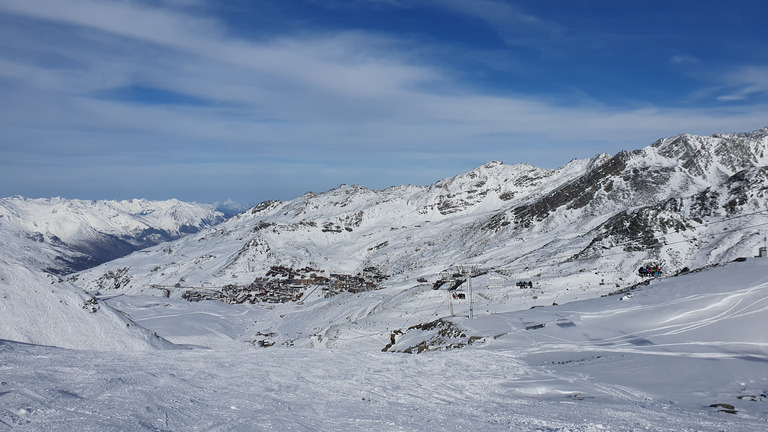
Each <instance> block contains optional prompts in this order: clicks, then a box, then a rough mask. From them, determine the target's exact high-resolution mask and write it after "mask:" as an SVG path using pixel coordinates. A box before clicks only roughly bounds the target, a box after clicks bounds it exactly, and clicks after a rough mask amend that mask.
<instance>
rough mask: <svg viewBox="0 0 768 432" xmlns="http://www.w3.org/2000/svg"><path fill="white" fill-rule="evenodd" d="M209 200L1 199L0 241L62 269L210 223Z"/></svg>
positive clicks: (29, 260) (33, 261) (35, 263)
mask: <svg viewBox="0 0 768 432" xmlns="http://www.w3.org/2000/svg"><path fill="white" fill-rule="evenodd" d="M222 220H223V215H222V214H221V213H219V212H217V211H215V210H214V209H213V207H212V206H209V205H200V204H190V203H184V202H181V201H178V200H169V201H147V200H129V201H83V200H70V199H63V198H50V199H25V198H22V197H12V198H2V199H0V245H2V246H3V248H4V249H6V250H8V249H12V250H14V251H15V254H16V255H15V256H17V257H19V258H21V257H23V260H24V262H25V263H26V265H27V266H28V267H30V268H38V269H44V270H46V271H48V272H51V273H56V274H67V273H71V272H73V271H76V270H82V269H85V268H89V267H92V266H94V265H98V264H100V263H103V262H106V261H109V260H112V259H115V258H119V257H121V256H125V255H127V254H129V253H131V252H133V251H135V250H138V249H142V248H145V247H148V246H152V245H155V244H158V243H161V242H164V241H168V240H173V239H177V238H179V237H181V236H182V235H185V234H189V233H194V232H197V231H199V230H200V229H203V228H206V227H209V226H212V225H215V224H217V223H219V222H221V221H222Z"/></svg>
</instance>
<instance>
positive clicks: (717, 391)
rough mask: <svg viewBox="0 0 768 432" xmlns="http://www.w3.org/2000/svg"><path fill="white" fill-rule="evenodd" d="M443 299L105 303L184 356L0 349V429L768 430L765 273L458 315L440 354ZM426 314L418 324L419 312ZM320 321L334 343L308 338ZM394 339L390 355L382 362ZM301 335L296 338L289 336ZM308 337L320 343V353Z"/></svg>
mask: <svg viewBox="0 0 768 432" xmlns="http://www.w3.org/2000/svg"><path fill="white" fill-rule="evenodd" d="M489 289H491V288H481V287H480V286H479V285H478V291H477V292H478V293H479V294H482V293H484V292H485V294H486V295H490V293H489V292H487V290H489ZM495 289H497V290H502V291H507V294H510V297H509V298H510V299H514V298H516V297H514V296H511V294H514V293H516V292H517V291H524V290H520V289H519V288H516V287H509V286H507V287H504V288H495ZM515 290H517V291H515ZM435 293H438V294H435ZM439 294H441V293H439V292H436V291H433V290H431V289H427V290H424V289H421V288H419V287H414V288H413V289H411V290H406V291H401V292H400V293H394V292H393V293H388V292H387V291H386V290H384V291H376V292H371V293H361V295H359V296H358V295H352V294H347V295H342V296H345V297H346V298H343V299H342V298H340V297H339V296H337V297H335V298H332V299H321V298H317V299H314V300H312V299H310V300H308V302H307V303H306V304H305V306H304V309H302V308H300V307H298V306H297V305H295V304H278V305H269V306H266V305H261V306H259V305H255V306H234V305H228V304H224V303H219V302H200V303H189V302H182V301H179V300H174V299H162V298H158V297H152V296H129V295H120V296H117V297H114V298H111V299H106V298H105V299H102V302H105V303H107V304H110V305H112V306H114V307H118V308H120V309H121V310H123V311H124V312H125V313H126V314H127V315H128V316H130V318H131V319H132V320H133V321H135V322H136V323H137V324H139V325H141V326H144V327H146V328H148V329H149V330H151V331H156V332H158V334H160V335H161V336H163V337H166V338H167V339H168V340H170V341H172V342H174V343H177V344H183V345H186V347H187V348H188V349H184V350H153V351H122V352H114V351H102V350H99V351H87V350H68V349H60V348H53V347H45V346H40V345H26V344H20V343H16V342H10V341H2V342H0V422H1V423H0V427H5V428H7V429H9V430H13V429H16V428H18V429H19V430H72V429H77V430H381V431H389V430H406V431H421V430H457V431H458V430H470V429H478V430H520V431H603V430H621V431H625V430H643V431H670V430H674V431H723V430H728V431H730V430H739V431H762V430H765V429H766V427H767V426H768V396H766V393H767V392H768V333H766V332H765V323H766V322H768V260H763V259H749V260H747V261H746V262H735V263H729V264H728V265H725V266H722V267H714V268H710V269H707V270H704V271H701V272H694V273H691V274H688V275H684V276H678V277H670V278H665V279H657V280H653V281H652V282H651V283H650V284H649V285H647V286H641V287H639V288H637V289H635V290H634V291H632V292H631V293H629V294H623V295H615V296H607V297H602V298H591V299H582V300H578V301H572V302H568V303H561V304H559V305H557V306H552V305H551V303H549V305H545V304H540V305H538V306H539V307H535V308H533V309H530V308H529V307H527V306H526V307H521V308H518V309H517V310H513V303H512V301H513V300H510V303H508V304H507V305H506V308H508V309H509V310H504V311H502V310H499V311H495V312H486V311H485V310H479V309H476V313H475V319H473V320H469V319H468V317H467V316H466V315H465V314H464V312H466V309H464V310H463V311H464V312H462V309H461V304H460V303H457V304H455V305H454V306H455V312H456V316H455V317H448V316H446V315H447V313H443V314H440V316H439V317H438V318H442V319H443V321H444V322H448V323H451V325H452V326H455V328H456V329H458V330H459V333H461V335H458V334H457V335H455V336H449V337H444V338H442V340H439V339H440V338H439V337H438V336H440V335H439V334H438V332H439V329H432V330H429V329H427V330H424V329H418V328H416V327H414V325H416V324H423V323H425V322H426V321H427V319H429V320H434V319H435V317H434V316H432V312H434V311H435V309H434V308H433V307H432V305H431V304H430V305H429V307H427V306H426V305H427V304H429V302H431V301H432V300H433V298H432V297H433V296H436V295H439ZM366 295H367V296H368V297H366ZM370 296H379V297H378V300H379V301H374V302H371V300H372V298H371V297H370ZM480 298H482V297H480ZM502 298H503V297H502ZM434 300H435V301H437V298H436V297H435V298H434ZM335 302H338V305H336V303H335ZM526 304H527V303H526ZM342 305H344V306H345V308H346V309H345V312H343V313H342ZM438 305H439V304H438ZM521 306H522V304H521ZM427 309H429V310H430V312H429V314H427V312H424V313H421V314H420V313H418V312H419V311H420V310H424V311H426V310H427ZM300 310H301V312H300ZM442 310H446V312H447V309H442ZM401 316H402V320H400V319H401V318H399V317H401ZM399 320H400V321H399ZM323 322H324V323H325V325H326V326H329V325H330V326H334V325H335V327H333V329H332V330H331V331H326V332H324V333H322V332H320V333H318V332H314V330H313V329H314V328H315V327H319V326H321V324H322V323H323ZM334 323H335V324H334ZM341 324H343V325H341ZM401 324H405V326H400V325H401ZM409 327H414V328H413V329H410V330H409ZM425 328H426V327H425ZM302 329H303V330H302ZM398 329H399V330H401V334H399V335H397V336H396V337H395V339H396V340H395V344H394V345H392V346H391V347H390V351H389V352H382V350H381V349H382V348H384V345H385V344H386V343H387V342H390V337H389V335H390V334H391V333H392V331H394V330H398ZM269 331H272V332H274V333H275V336H273V340H272V341H273V342H275V345H273V346H271V347H269V348H261V347H258V344H255V343H253V341H254V338H258V337H262V338H265V339H269V337H268V336H265V334H266V333H268V332H269ZM301 331H303V332H304V334H305V336H306V337H305V338H304V339H302V338H300V337H298V336H299V333H300V332H301ZM313 333H316V334H324V335H325V337H324V338H323V341H324V342H319V341H318V339H317V337H313V336H312V334H313ZM334 335H335V336H334ZM334 337H335V339H334ZM469 338H473V342H472V343H471V344H469V345H467V346H465V347H463V348H461V349H450V350H446V349H442V348H444V347H445V346H447V345H451V344H456V343H459V342H461V341H467V340H468V339H469ZM419 342H424V343H425V345H426V346H428V348H429V349H427V350H425V351H424V352H423V353H421V354H418V355H412V354H403V353H402V352H392V351H402V350H404V349H405V348H407V347H408V346H410V345H412V344H417V343H419ZM313 344H314V345H313ZM311 346H317V348H311Z"/></svg>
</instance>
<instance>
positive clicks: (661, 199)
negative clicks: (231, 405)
mask: <svg viewBox="0 0 768 432" xmlns="http://www.w3.org/2000/svg"><path fill="white" fill-rule="evenodd" d="M767 137H768V128H764V129H760V130H758V131H754V132H750V133H746V134H720V135H716V136H711V137H700V136H695V135H688V134H682V135H678V136H676V137H672V138H667V139H662V140H658V141H656V142H655V143H653V144H651V145H649V146H647V147H644V148H642V149H638V150H634V151H621V152H619V153H617V154H616V155H614V156H608V155H606V154H599V155H596V156H595V157H593V158H589V159H581V160H579V159H574V160H572V161H570V162H569V163H567V164H566V165H564V166H562V167H560V168H556V169H552V170H546V169H541V168H536V167H533V166H531V165H527V164H514V165H505V164H503V163H501V162H499V161H491V162H488V163H486V164H483V165H481V166H479V167H477V168H475V169H473V170H470V171H468V172H466V173H463V174H459V175H456V176H452V177H449V178H446V179H443V180H440V181H437V182H435V183H433V184H431V185H427V186H413V185H403V186H393V187H390V188H387V189H383V190H379V191H374V190H371V189H367V188H365V187H362V186H355V185H352V186H349V185H340V186H339V187H337V188H334V189H331V190H329V191H327V192H323V193H311V192H310V193H307V194H304V195H302V196H300V197H298V198H296V199H294V200H290V201H268V202H264V203H261V204H259V205H257V206H256V207H253V208H252V209H251V210H249V211H247V212H244V213H241V214H239V215H237V216H235V217H233V218H232V219H230V220H229V221H227V222H226V223H224V224H222V225H220V226H217V227H213V228H209V229H207V230H204V231H202V232H200V233H197V234H194V235H192V236H189V237H186V238H183V239H181V240H178V241H176V242H173V243H170V244H168V245H167V246H161V247H155V248H150V249H148V250H145V251H142V252H139V253H137V254H134V256H132V257H127V258H124V259H122V260H118V261H115V262H113V263H109V264H108V265H105V266H103V267H99V268H96V269H91V270H88V271H85V272H82V273H81V274H79V275H78V277H80V278H81V279H80V282H79V283H80V284H81V285H82V286H83V287H85V288H86V289H88V290H98V289H101V288H103V287H104V286H110V287H112V286H114V284H113V283H112V282H113V281H110V282H109V283H106V285H105V284H104V282H105V279H104V277H105V276H106V275H107V274H108V273H109V272H110V271H112V272H113V273H114V270H116V269H127V270H125V271H124V273H123V276H124V277H127V278H128V280H129V282H127V283H125V284H120V289H127V290H129V291H132V292H137V291H140V290H142V289H146V288H147V287H148V286H151V285H160V286H171V287H173V286H177V287H183V286H211V287H222V286H225V285H227V284H239V285H242V284H247V283H249V282H250V281H251V280H254V278H258V277H263V276H264V275H266V273H268V271H269V269H270V268H271V267H275V266H277V267H286V268H305V267H306V268H312V269H316V270H324V271H327V272H329V273H330V272H337V273H348V274H358V273H359V274H362V273H363V270H364V269H366V268H376V269H377V271H378V272H381V273H382V274H386V275H388V276H391V277H392V278H393V279H394V280H404V279H409V278H411V279H416V278H418V277H429V278H434V277H435V275H436V274H437V273H439V272H440V271H442V270H444V269H446V268H449V267H451V266H453V265H455V264H457V263H474V264H476V265H477V266H480V267H485V268H488V269H496V270H500V271H506V272H507V273H515V274H519V276H520V277H526V278H529V277H532V276H534V275H539V276H537V277H538V278H539V279H540V280H542V281H543V280H547V281H549V282H550V283H555V281H556V280H558V278H561V277H563V275H562V272H566V273H568V272H584V271H588V270H589V269H590V268H591V269H593V270H594V268H595V267H597V268H608V267H612V268H614V269H615V270H612V271H611V272H606V274H601V278H600V279H601V280H602V283H603V284H604V285H606V286H614V285H623V284H631V283H635V282H637V281H638V278H639V276H638V275H637V274H635V270H636V269H637V266H639V265H640V264H642V263H643V262H645V261H648V260H655V261H659V262H664V263H665V265H666V266H667V269H666V270H667V271H669V272H677V271H680V270H681V269H682V268H685V267H689V268H692V267H695V266H703V265H707V264H711V263H714V262H720V261H725V260H730V259H733V258H734V256H733V255H734V254H736V253H737V251H739V252H740V253H741V254H744V253H745V252H746V251H753V250H756V249H757V246H758V245H759V242H758V239H757V236H755V235H753V233H749V235H746V234H744V233H739V231H738V229H732V230H731V231H728V232H727V233H726V235H722V236H718V235H717V233H714V232H713V230H712V229H711V228H712V227H711V226H710V225H708V224H714V223H724V222H718V221H719V220H720V219H723V218H727V217H730V216H734V215H741V214H747V213H753V210H754V209H764V208H767V207H768V205H767V203H766V196H765V194H764V193H763V192H762V190H763V188H764V187H765V182H764V180H763V177H761V176H762V174H761V172H762V171H761V170H755V168H756V167H760V166H764V165H766V164H768V157H766V155H767V154H768V151H766V148H767V147H768V138H767ZM734 176H735V177H734ZM729 179H730V180H729ZM702 194H704V195H702ZM733 194H737V195H738V196H739V197H740V198H739V199H729V200H728V201H724V199H725V198H723V197H730V196H731V195H733ZM706 197H709V198H706ZM707 199H708V200H709V201H706V200H707ZM675 200H677V201H675ZM702 200H704V202H709V203H710V204H711V205H715V206H716V207H715V208H710V210H709V213H707V212H705V211H702V212H699V213H695V212H694V213H695V215H694V214H693V213H690V211H691V210H690V209H692V208H695V204H694V203H696V202H702ZM675 202H677V203H679V204H680V205H678V206H675V205H674V204H672V203H675ZM682 203H685V205H684V206H682V207H681V205H682ZM726 207H727V208H726ZM683 210H685V211H687V212H688V213H681V212H682V211H683ZM689 213H690V214H689ZM729 215H730V216H729ZM689 216H691V217H696V218H704V219H707V220H704V219H702V222H701V223H699V222H696V221H689V220H687V219H688V218H689ZM759 223H763V219H761V218H760V215H759V214H755V215H752V216H744V217H743V218H740V219H739V220H737V221H736V222H733V223H732V224H731V225H734V224H735V226H745V227H746V226H751V225H754V224H759ZM733 233H735V234H733ZM718 241H725V242H732V243H734V245H732V247H731V248H730V249H729V250H721V249H720V248H718V247H717V246H716V243H717V242H718ZM685 242H688V243H687V244H685ZM596 248H601V249H600V251H602V253H614V254H624V255H621V256H620V258H616V259H614V260H613V261H612V262H611V263H610V264H608V262H607V261H610V260H606V259H603V258H601V256H600V253H598V252H599V251H598V250H597V249H596ZM704 251H708V252H704ZM552 257H554V258H555V260H554V261H553V260H552ZM575 257H578V258H579V260H583V259H584V257H592V258H591V261H589V262H586V261H584V262H583V265H582V266H581V267H578V266H576V267H574V266H573V265H571V264H573V259H574V258H575ZM580 262H581V261H580ZM149 263H151V264H149ZM563 266H569V267H568V269H567V270H566V269H565V267H563ZM599 272H600V271H599ZM607 273H610V274H607ZM99 281H101V282H99ZM590 283H591V282H590ZM171 295H176V296H178V295H181V292H180V290H173V289H171Z"/></svg>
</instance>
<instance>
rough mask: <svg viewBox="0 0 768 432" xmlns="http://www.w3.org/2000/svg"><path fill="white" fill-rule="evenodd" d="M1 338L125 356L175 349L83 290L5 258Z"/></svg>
mask: <svg viewBox="0 0 768 432" xmlns="http://www.w3.org/2000/svg"><path fill="white" fill-rule="evenodd" d="M0 339H8V340H14V341H20V342H27V343H31V344H38V345H53V346H58V347H64V348H73V349H91V350H106V351H121V352H122V351H133V350H149V349H155V348H173V345H172V344H171V343H169V342H167V341H165V340H163V339H161V338H159V337H158V336H156V335H155V334H154V333H152V332H150V331H148V330H146V329H144V328H143V327H140V326H137V325H136V324H135V323H134V322H133V321H131V320H130V319H129V318H128V317H126V316H124V315H123V314H122V313H121V312H119V311H116V310H114V309H113V308H112V307H110V306H109V305H107V304H105V303H103V302H101V301H98V300H97V299H95V298H94V297H92V296H90V295H88V294H87V293H85V292H84V291H83V290H81V289H80V288H78V287H76V286H74V285H72V284H70V283H68V282H64V281H59V280H58V278H57V277H54V276H51V275H46V274H43V273H40V272H36V271H31V270H29V269H27V268H25V267H23V266H21V265H19V264H18V263H13V262H8V261H7V259H5V258H0Z"/></svg>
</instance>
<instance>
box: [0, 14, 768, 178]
mask: <svg viewBox="0 0 768 432" xmlns="http://www.w3.org/2000/svg"><path fill="white" fill-rule="evenodd" d="M182 6H186V4H182ZM193 6H196V5H194V4H193ZM444 7H449V8H452V9H454V10H456V11H460V12H461V13H466V14H471V15H473V16H477V17H478V18H479V19H483V20H485V21H487V22H489V23H491V24H492V25H494V26H498V28H502V27H503V26H504V25H507V24H510V23H513V22H514V23H517V24H519V25H528V26H532V27H536V28H540V29H541V31H547V29H549V28H550V26H549V25H548V24H547V23H546V22H544V21H541V20H537V19H536V18H534V17H529V16H527V15H525V14H524V13H521V12H519V11H517V10H515V9H514V8H512V7H511V6H508V5H505V4H503V3H499V2H493V1H487V0H483V1H478V2H468V1H462V0H451V1H448V2H446V3H445V5H444ZM193 9H194V8H193ZM0 14H5V15H6V16H14V17H23V18H24V19H26V20H31V21H34V22H36V23H38V24H37V28H30V27H28V26H27V25H26V24H27V23H26V22H20V23H15V24H14V23H9V26H15V27H13V28H12V30H13V32H14V34H15V36H16V38H15V39H13V40H5V41H4V42H2V44H0V97H1V98H2V100H1V101H0V119H1V120H0V126H1V127H3V128H4V132H3V135H4V136H3V137H2V145H1V146H0V160H3V162H0V163H2V164H3V165H5V166H6V167H7V166H10V165H16V167H15V168H14V169H15V170H17V171H18V170H19V169H21V168H19V166H21V167H24V169H27V170H40V171H41V172H42V168H41V166H42V165H41V159H42V158H44V157H59V158H65V157H71V159H67V160H68V162H71V164H72V165H71V168H76V169H77V168H79V169H81V171H80V172H81V174H82V175H85V173H89V172H90V173H92V175H93V176H98V175H102V174H104V173H105V172H109V171H110V170H111V171H112V172H117V171H118V170H119V169H117V168H115V167H116V166H123V167H124V168H123V169H125V170H126V172H122V173H121V174H120V175H117V174H115V180H114V181H115V183H116V184H120V182H121V181H125V179H127V178H130V176H131V174H130V173H131V172H134V173H137V172H139V171H140V172H141V174H142V175H150V172H151V170H150V169H146V168H141V169H140V170H139V171H130V170H138V168H136V165H138V164H139V163H140V162H141V161H144V163H151V164H153V165H162V166H163V167H164V168H163V169H164V170H167V172H166V173H165V174H164V177H163V178H165V177H173V175H172V173H175V174H177V175H178V176H179V178H182V177H184V178H186V177H189V176H190V175H192V174H190V173H191V172H194V171H195V166H197V165H199V164H200V163H206V166H207V168H206V169H205V170H199V169H198V170H197V172H198V173H203V172H206V173H208V172H210V171H212V170H215V169H220V173H221V175H225V176H226V175H228V171H229V172H230V173H231V172H233V170H235V169H237V170H240V169H247V168H244V167H246V166H250V167H251V169H252V170H254V171H258V172H262V173H267V172H269V173H271V174H270V175H271V177H269V178H272V179H275V178H277V179H279V180H280V181H283V182H285V184H293V183H295V182H297V180H296V179H295V178H294V177H292V176H293V173H294V172H296V171H298V170H299V167H301V166H303V165H306V164H308V163H309V164H311V165H312V166H315V167H316V166H320V165H323V164H325V165H327V166H334V164H339V163H344V164H345V167H346V168H345V170H346V172H348V173H349V174H350V176H352V175H354V176H360V178H362V177H363V176H365V174H366V173H371V172H375V171H374V170H378V171H381V170H382V168H381V167H382V166H386V167H388V168H387V171H388V172H389V173H390V174H389V175H387V176H381V177H379V179H378V180H374V179H370V180H368V183H367V185H369V186H372V187H379V186H388V185H389V184H394V183H406V182H411V183H426V182H429V181H434V180H437V179H438V178H439V177H438V176H439V175H450V174H455V173H456V172H458V171H459V170H460V169H464V168H465V167H466V166H467V165H470V167H471V166H472V165H475V164H477V165H479V164H481V163H483V162H485V161H487V160H491V159H507V161H508V162H531V163H534V164H537V165H540V166H544V167H555V166H558V165H559V164H561V163H564V162H565V161H567V160H569V159H571V158H572V157H588V156H592V155H594V154H595V153H598V152H601V151H608V152H612V151H616V150H618V149H621V148H634V147H636V146H638V143H640V144H641V145H644V144H647V143H650V142H651V141H652V140H654V139H656V138H659V137H663V136H667V135H671V134H676V133H679V132H682V131H686V132H694V133H714V132H722V131H723V130H733V131H744V130H749V129H751V128H757V127H761V126H764V124H763V123H765V118H768V117H767V116H766V114H768V107H766V106H749V107H742V108H739V107H731V108H728V110H713V109H711V110H704V109H670V108H663V107H643V108H621V107H611V106H608V105H605V104H601V103H598V102H592V103H588V104H586V103H585V104H582V105H579V106H564V105H561V104H558V103H557V101H556V100H554V99H542V98H535V97H532V96H521V95H488V94H478V93H476V92H474V91H472V90H471V89H470V88H469V87H468V86H466V85H464V84H463V83H462V82H459V81H457V80H456V79H455V78H454V77H453V76H452V74H451V73H450V72H449V71H446V70H444V69H443V66H441V65H439V64H437V63H429V59H428V58H420V57H419V56H416V55H414V54H413V52H409V48H408V44H407V43H406V42H407V41H403V40H399V39H397V38H395V37H385V36H382V35H380V34H371V33H366V32H361V31H347V32H337V33H333V34H331V33H328V32H314V33H313V32H310V31H308V32H306V33H304V34H302V35H298V36H297V35H282V36H280V37H275V38H272V39H269V40H248V39H243V38H242V37H235V36H232V34H231V32H229V31H228V29H227V28H226V25H225V23H224V22H222V21H218V20H216V19H212V18H204V17H200V16H198V15H195V14H194V12H189V11H185V9H184V8H182V9H178V8H170V9H169V8H161V7H158V6H148V5H147V3H138V2H105V1H91V0H69V1H67V2H59V1H55V0H48V1H45V0H26V1H23V2H16V1H12V0H0ZM40 26H43V27H45V26H48V27H46V28H47V29H48V30H50V29H55V30H57V31H39V30H40V29H39V27H40ZM3 47H5V48H3ZM18 52H24V53H25V55H23V56H19V55H16V54H17V53H18ZM761 72H762V73H763V77H764V76H768V74H765V70H764V69H759V68H757V69H754V70H753V69H744V70H742V71H739V73H734V75H733V77H732V78H731V82H730V83H731V85H733V86H734V87H733V88H736V86H740V87H739V91H741V92H745V93H743V94H744V95H747V94H750V92H754V91H762V92H764V91H765V90H766V88H768V83H766V82H765V81H764V80H761V79H760V73H761ZM126 88H127V89H131V88H150V89H159V90H164V91H168V92H174V93H178V94H181V95H188V96H190V97H193V98H195V99H196V100H201V101H204V102H205V103H201V104H167V103H163V101H155V100H152V99H151V98H147V99H142V98H133V99H131V98H128V99H125V98H119V97H114V96H113V93H110V91H111V90H120V89H126ZM748 90H749V91H748ZM733 94H739V93H738V92H735V93H733ZM576 145H578V146H579V147H578V148H576V147H571V146H576ZM41 155H44V156H41ZM60 160H61V159H59V161H60ZM201 161H204V162H201ZM308 161H309V162H308ZM441 161H442V162H441ZM78 164H79V165H78ZM94 164H95V165H98V166H100V167H109V169H106V168H104V169H101V168H99V169H96V168H93V167H92V165H94ZM121 164H123V165H121ZM441 164H444V166H445V169H444V170H443V171H440V174H438V171H437V170H436V168H435V166H442V165H441ZM53 165H56V163H55V162H54V163H53ZM131 166H133V168H126V167H131ZM275 166H281V167H288V168H286V169H285V170H284V171H282V172H283V173H290V175H289V174H282V175H281V174H275V173H274V171H275V170H274V168H273V167H275ZM427 166H429V167H430V168H429V169H426V168H424V167H427ZM226 167H230V168H229V169H228V168H226ZM270 167H272V168H270ZM290 167H294V169H292V168H290ZM418 167H422V168H418ZM85 168H87V169H85ZM47 169H51V168H50V166H48V167H47ZM56 169H59V170H62V169H64V167H63V166H62V167H59V168H56ZM312 171H313V172H314V173H315V174H317V175H325V176H326V177H324V178H322V179H320V178H317V177H315V178H314V180H308V181H311V182H314V185H313V186H311V187H307V189H310V188H311V189H315V190H318V189H322V187H324V186H326V185H330V186H333V185H334V182H335V183H339V182H341V181H339V180H338V178H339V176H342V175H341V174H338V172H336V171H334V170H327V171H325V174H323V172H324V171H323V170H317V169H316V170H312ZM5 172H6V173H10V172H11V171H9V170H5ZM318 173H319V174H318ZM40 175H43V174H40ZM62 176H63V174H62ZM332 176H335V177H332ZM45 178H48V177H45ZM244 178H247V179H249V181H253V182H259V181H260V180H259V178H260V177H253V176H245V177H244ZM396 178H400V179H401V180H399V181H396V180H394V179H396ZM0 179H2V178H0ZM262 181H263V180H262ZM342 181H343V182H348V183H352V182H359V183H366V181H364V180H363V179H359V180H356V179H355V178H346V179H343V180H342ZM200 182H202V181H200ZM385 182H390V183H388V184H385Z"/></svg>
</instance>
